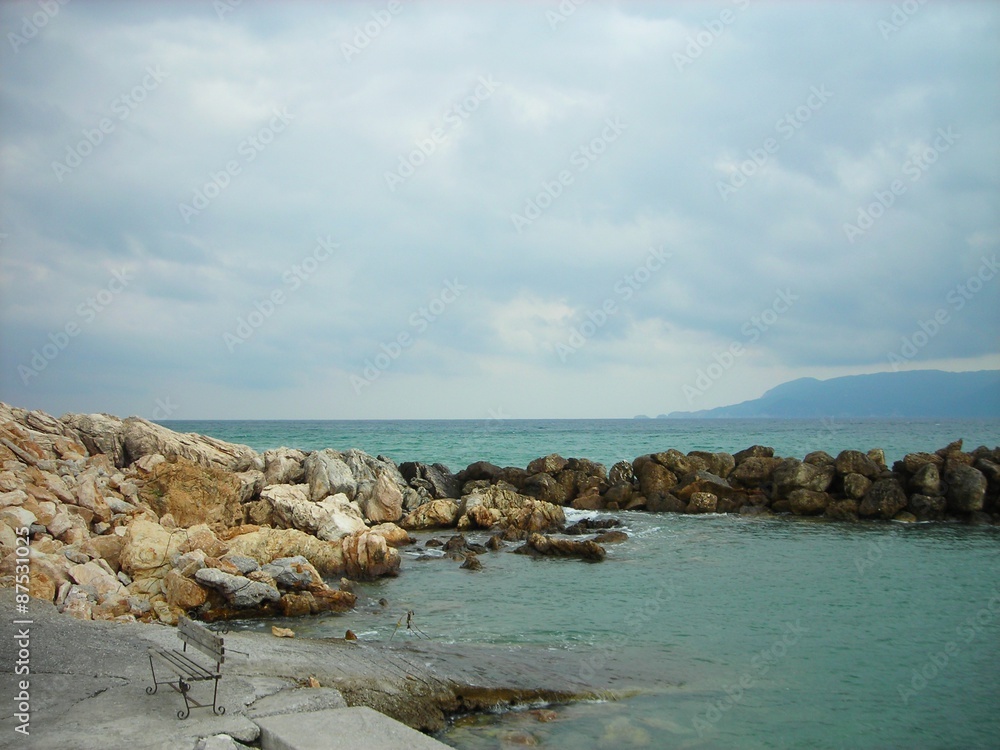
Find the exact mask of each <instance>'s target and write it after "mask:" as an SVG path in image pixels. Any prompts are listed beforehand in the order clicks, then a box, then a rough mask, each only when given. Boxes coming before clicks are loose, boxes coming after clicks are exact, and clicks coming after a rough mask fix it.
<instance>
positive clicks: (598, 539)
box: [592, 531, 628, 544]
mask: <svg viewBox="0 0 1000 750" xmlns="http://www.w3.org/2000/svg"><path fill="white" fill-rule="evenodd" d="M592 541H593V542H594V543H595V544H620V543H621V542H627V541H628V534H626V533H625V532H624V531H605V532H602V533H600V534H598V535H597V536H595V537H594V538H593V540H592Z"/></svg>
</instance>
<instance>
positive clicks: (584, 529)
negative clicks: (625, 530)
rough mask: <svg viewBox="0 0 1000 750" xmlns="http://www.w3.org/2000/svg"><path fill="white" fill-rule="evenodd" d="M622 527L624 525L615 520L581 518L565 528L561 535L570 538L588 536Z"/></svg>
mask: <svg viewBox="0 0 1000 750" xmlns="http://www.w3.org/2000/svg"><path fill="white" fill-rule="evenodd" d="M623 525H624V524H623V523H622V522H621V521H620V520H619V519H617V518H581V519H580V520H579V521H577V522H576V523H574V524H573V525H572V526H567V527H566V530H565V531H564V532H563V533H564V534H568V535H570V536H579V535H582V534H590V533H592V532H594V531H605V530H607V529H614V528H617V527H619V526H623Z"/></svg>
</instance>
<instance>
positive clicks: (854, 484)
mask: <svg viewBox="0 0 1000 750" xmlns="http://www.w3.org/2000/svg"><path fill="white" fill-rule="evenodd" d="M843 484H844V494H845V495H846V496H847V497H848V498H850V499H851V500H860V499H861V498H863V497H864V496H865V495H867V494H868V490H870V489H871V488H872V480H870V479H869V478H868V477H866V476H862V475H861V474H848V475H846V476H845V477H844V481H843Z"/></svg>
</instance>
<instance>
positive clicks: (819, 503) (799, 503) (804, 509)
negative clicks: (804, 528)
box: [788, 464, 833, 516]
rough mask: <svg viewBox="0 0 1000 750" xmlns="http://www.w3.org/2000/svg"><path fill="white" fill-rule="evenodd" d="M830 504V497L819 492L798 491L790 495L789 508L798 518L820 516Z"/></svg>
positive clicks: (793, 491)
mask: <svg viewBox="0 0 1000 750" xmlns="http://www.w3.org/2000/svg"><path fill="white" fill-rule="evenodd" d="M803 465H804V466H808V465H809V464H803ZM830 468H831V469H832V468H833V467H830ZM831 473H832V472H831ZM831 478H832V477H831ZM829 504H830V496H829V495H828V494H826V493H825V492H820V491H817V490H808V489H796V490H792V491H791V492H790V493H789V494H788V507H789V509H790V510H791V511H792V513H794V514H795V515H797V516H818V515H820V514H822V513H823V512H824V511H825V510H826V507H827V506H828V505H829Z"/></svg>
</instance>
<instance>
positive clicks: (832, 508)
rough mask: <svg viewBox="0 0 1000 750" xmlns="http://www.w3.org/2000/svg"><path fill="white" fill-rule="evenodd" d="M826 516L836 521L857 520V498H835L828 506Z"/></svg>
mask: <svg viewBox="0 0 1000 750" xmlns="http://www.w3.org/2000/svg"><path fill="white" fill-rule="evenodd" d="M826 517H827V518H832V519H834V520H836V521H857V520H858V501H857V500H850V499H848V500H834V501H832V502H831V503H830V504H829V505H827V506H826Z"/></svg>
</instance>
